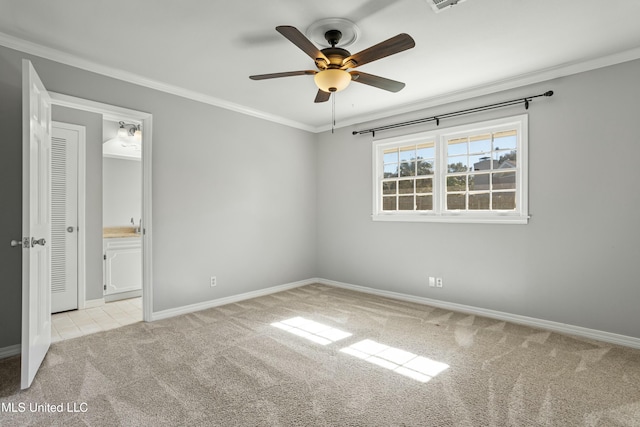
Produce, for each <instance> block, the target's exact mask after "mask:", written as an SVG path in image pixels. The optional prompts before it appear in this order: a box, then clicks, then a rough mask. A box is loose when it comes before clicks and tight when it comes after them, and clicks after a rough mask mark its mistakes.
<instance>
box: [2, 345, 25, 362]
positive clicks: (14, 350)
mask: <svg viewBox="0 0 640 427" xmlns="http://www.w3.org/2000/svg"><path fill="white" fill-rule="evenodd" d="M21 351H22V347H21V346H20V344H15V345H10V346H9V347H2V348H0V359H6V358H7V357H11V356H16V355H18V354H20V353H21Z"/></svg>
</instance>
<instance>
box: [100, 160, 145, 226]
mask: <svg viewBox="0 0 640 427" xmlns="http://www.w3.org/2000/svg"><path fill="white" fill-rule="evenodd" d="M102 165H103V168H102V177H103V183H104V185H103V187H102V188H103V194H102V200H103V208H102V224H103V226H104V227H122V226H130V225H131V218H133V221H134V222H135V224H136V225H137V224H139V221H140V218H141V216H142V209H141V208H142V163H141V162H140V161H139V160H126V159H115V158H110V157H105V158H104V160H103V162H102Z"/></svg>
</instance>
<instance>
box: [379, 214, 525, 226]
mask: <svg viewBox="0 0 640 427" xmlns="http://www.w3.org/2000/svg"><path fill="white" fill-rule="evenodd" d="M371 219H372V220H373V221H383V222H385V221H386V222H443V223H457V224H528V223H529V216H522V215H513V214H511V215H500V214H495V215H491V216H489V215H462V214H460V215H434V214H416V213H411V214H397V213H389V214H382V213H381V214H373V215H371Z"/></svg>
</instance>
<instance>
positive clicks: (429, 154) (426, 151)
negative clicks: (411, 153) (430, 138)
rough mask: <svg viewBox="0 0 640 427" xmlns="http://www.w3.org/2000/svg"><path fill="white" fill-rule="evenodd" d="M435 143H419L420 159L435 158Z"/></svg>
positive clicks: (418, 152)
mask: <svg viewBox="0 0 640 427" xmlns="http://www.w3.org/2000/svg"><path fill="white" fill-rule="evenodd" d="M434 147H435V144H434V143H433V142H430V143H429V144H421V145H418V150H417V155H418V157H417V158H418V159H433V158H435V157H436V150H435V148H434Z"/></svg>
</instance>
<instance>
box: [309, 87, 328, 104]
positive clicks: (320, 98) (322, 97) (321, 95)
mask: <svg viewBox="0 0 640 427" xmlns="http://www.w3.org/2000/svg"><path fill="white" fill-rule="evenodd" d="M329 98H331V92H325V91H323V90H320V89H318V93H317V95H316V99H315V100H314V101H313V102H316V103H318V102H327V101H328V100H329Z"/></svg>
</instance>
